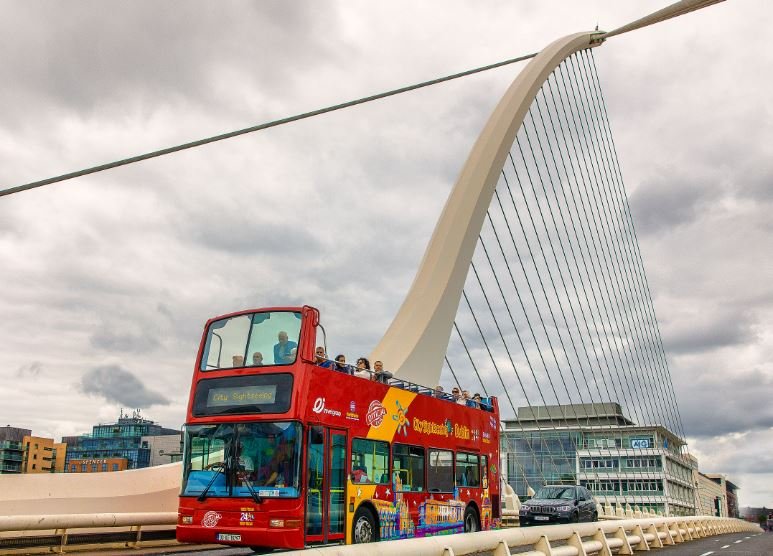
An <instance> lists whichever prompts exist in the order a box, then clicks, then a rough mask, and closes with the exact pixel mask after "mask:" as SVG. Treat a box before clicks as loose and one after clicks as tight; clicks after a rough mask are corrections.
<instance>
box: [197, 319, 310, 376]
mask: <svg viewBox="0 0 773 556" xmlns="http://www.w3.org/2000/svg"><path fill="white" fill-rule="evenodd" d="M300 330H301V313H296V312H292V311H270V312H263V313H252V314H247V315H238V316H235V317H230V318H227V319H221V320H218V321H215V322H213V323H212V324H211V325H210V326H209V330H207V339H206V344H205V345H204V352H203V354H202V357H201V370H202V371H207V370H216V369H232V368H235V367H262V366H264V365H290V364H292V363H294V362H295V358H296V352H297V349H298V335H299V334H300Z"/></svg>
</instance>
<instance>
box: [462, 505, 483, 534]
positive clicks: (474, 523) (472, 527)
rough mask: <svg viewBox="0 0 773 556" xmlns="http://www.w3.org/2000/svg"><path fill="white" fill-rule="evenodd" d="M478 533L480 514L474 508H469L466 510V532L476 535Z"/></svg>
mask: <svg viewBox="0 0 773 556" xmlns="http://www.w3.org/2000/svg"><path fill="white" fill-rule="evenodd" d="M476 531H480V520H479V519H478V512H476V511H475V508H473V507H472V506H467V509H466V510H464V532H465V533H474V532H476Z"/></svg>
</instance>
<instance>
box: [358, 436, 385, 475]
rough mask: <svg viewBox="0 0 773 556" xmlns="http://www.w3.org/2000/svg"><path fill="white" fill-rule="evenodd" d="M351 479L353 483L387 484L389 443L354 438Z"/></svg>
mask: <svg viewBox="0 0 773 556" xmlns="http://www.w3.org/2000/svg"><path fill="white" fill-rule="evenodd" d="M351 478H352V482H353V483H371V484H372V483H388V482H389V443H387V442H381V441H378V440H366V439H364V438H355V439H354V440H353V441H352V474H351Z"/></svg>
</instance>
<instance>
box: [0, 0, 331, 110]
mask: <svg viewBox="0 0 773 556" xmlns="http://www.w3.org/2000/svg"><path fill="white" fill-rule="evenodd" d="M6 15H8V17H5V18H3V21H2V22H0V30H1V31H2V34H3V35H4V36H8V37H14V40H13V41H12V42H11V43H10V44H9V48H8V49H4V51H5V55H4V56H3V57H2V61H3V63H2V64H1V65H0V68H1V69H0V79H2V80H3V81H5V82H8V81H9V80H11V79H13V80H15V81H16V82H17V87H14V88H4V89H3V91H4V92H3V93H0V98H2V99H3V100H4V102H13V105H15V106H17V107H18V106H20V105H24V104H27V103H30V102H34V103H35V104H37V105H43V106H46V108H47V110H46V113H45V114H43V115H44V116H45V117H51V115H52V107H54V106H56V105H60V106H63V107H65V108H66V109H68V110H81V111H85V112H87V113H88V112H90V113H92V114H95V115H96V114H99V113H100V112H101V111H102V110H107V111H111V110H114V109H119V108H120V109H121V110H126V109H127V108H128V109H130V110H132V109H133V110H136V111H137V112H140V113H141V112H143V111H144V112H146V113H147V112H150V111H152V110H155V109H157V108H159V106H160V105H163V104H167V103H170V102H180V101H185V100H187V101H190V100H191V99H193V98H197V97H198V98H197V99H198V100H199V102H207V103H209V104H217V99H218V96H222V91H221V87H222V86H224V85H225V84H224V83H223V81H224V80H226V79H229V78H233V76H232V75H229V73H228V71H227V70H228V69H229V66H230V67H231V69H232V70H233V71H238V70H237V68H238V67H239V66H240V65H241V64H243V63H244V62H246V61H249V64H250V69H251V73H250V74H246V75H243V76H242V79H243V80H248V81H249V80H251V79H253V80H256V81H258V80H259V82H260V84H261V85H262V88H263V90H264V92H266V93H268V92H269V91H270V89H271V88H272V87H274V86H276V85H278V84H279V83H282V82H285V83H286V82H287V81H288V80H289V81H292V76H293V75H295V73H294V72H296V71H298V70H299V69H300V68H302V67H304V66H306V65H309V64H312V63H313V62H314V61H317V60H318V59H319V58H318V56H319V53H320V52H326V53H327V56H328V57H329V58H330V59H333V58H334V57H335V52H334V51H331V50H330V49H329V47H328V46H327V45H328V42H329V36H328V35H325V34H318V33H315V32H313V30H314V29H315V28H316V27H318V26H324V27H327V28H328V30H334V29H335V28H336V26H337V23H336V12H335V11H334V10H323V11H319V10H313V9H311V8H310V6H307V5H300V4H299V5H294V6H290V5H287V4H286V3H279V2H260V3H258V4H256V5H252V6H251V9H239V10H228V9H222V6H221V5H217V6H215V5H212V4H209V3H206V2H195V1H194V2H184V3H174V4H169V5H166V6H155V5H151V4H142V3H139V4H134V3H130V4H124V3H118V4H115V5H113V6H111V7H110V8H109V9H108V8H107V7H106V6H104V5H102V4H99V3H94V2H76V3H74V4H72V5H69V6H63V5H60V4H58V3H56V2H44V3H41V4H24V5H21V6H19V7H18V8H17V9H15V10H14V13H13V16H11V15H10V14H6ZM47 22H51V24H50V25H47V24H46V23H47ZM54 22H56V24H54ZM27 26H29V29H30V32H24V33H21V32H19V29H21V28H26V27H27ZM226 30H227V31H226ZM301 38H303V40H301ZM279 45H282V46H281V47H279ZM312 45H313V46H312ZM267 52H270V53H271V55H270V56H269V55H267ZM223 59H226V60H229V63H228V64H225V65H223V64H222V61H223ZM281 59H285V60H291V59H292V60H293V61H294V62H295V63H294V64H293V70H292V71H291V70H290V68H289V66H288V65H287V64H283V63H277V62H278V61H279V60H281ZM224 70H226V71H224ZM84 75H88V79H84V78H83V76H84ZM25 90H26V91H27V92H31V93H32V95H31V96H30V97H29V98H24V96H23V95H21V94H20V93H21V92H22V91H25ZM284 92H285V93H287V92H288V91H287V90H285V91H284ZM17 95H18V96H17ZM101 107H102V108H101ZM225 108H227V105H224V104H221V109H225ZM17 114H19V112H17ZM21 117H22V116H21V114H19V116H18V118H19V123H22V122H23V121H24V120H21V119H20V118H21Z"/></svg>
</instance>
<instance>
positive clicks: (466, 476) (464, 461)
mask: <svg viewBox="0 0 773 556" xmlns="http://www.w3.org/2000/svg"><path fill="white" fill-rule="evenodd" d="M456 484H457V486H467V487H475V488H477V487H479V486H480V459H479V458H478V455H477V454H465V453H461V452H460V453H458V454H456Z"/></svg>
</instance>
